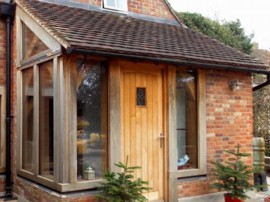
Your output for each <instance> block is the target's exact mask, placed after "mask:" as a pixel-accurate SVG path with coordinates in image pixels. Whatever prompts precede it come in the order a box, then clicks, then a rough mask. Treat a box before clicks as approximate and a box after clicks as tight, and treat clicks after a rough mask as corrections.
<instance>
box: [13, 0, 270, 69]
mask: <svg viewBox="0 0 270 202" xmlns="http://www.w3.org/2000/svg"><path fill="white" fill-rule="evenodd" d="M17 4H18V5H19V6H20V7H21V8H22V9H23V10H24V11H25V12H26V13H27V14H28V15H30V16H31V17H32V18H33V19H34V20H35V21H36V22H38V23H39V25H41V26H42V27H43V28H44V29H45V30H47V31H48V32H49V33H50V34H51V35H52V36H53V37H54V38H55V39H56V40H57V41H58V42H59V43H60V44H61V45H62V46H63V47H64V48H65V49H67V52H68V53H72V52H76V51H77V52H81V53H92V54H95V53H96V54H98V53H100V54H104V55H108V56H109V55H115V56H126V57H129V58H134V59H135V58H137V59H138V58H141V59H144V58H146V59H147V58H148V59H153V60H156V61H159V60H160V61H163V62H168V63H175V64H179V65H180V64H182V65H188V64H198V66H199V65H202V66H203V64H208V65H212V66H213V67H215V66H220V69H231V70H234V69H237V70H247V71H251V72H252V71H254V72H261V71H263V72H268V71H269V70H268V66H267V65H265V64H263V63H261V62H260V61H259V60H257V59H254V58H252V57H251V56H249V55H247V54H243V53H241V52H240V51H237V50H234V49H232V48H230V47H228V46H226V45H224V44H222V43H220V42H218V41H217V40H213V39H210V38H209V37H207V36H205V35H202V34H200V33H197V32H194V31H192V30H190V29H188V28H183V27H181V26H176V25H171V24H165V23H158V22H152V21H146V20H142V19H136V18H133V17H130V16H127V15H125V14H119V13H112V12H99V11H94V10H84V9H80V8H73V7H68V6H63V5H57V4H50V3H45V2H41V1H38V0H17ZM227 67H228V68H227Z"/></svg>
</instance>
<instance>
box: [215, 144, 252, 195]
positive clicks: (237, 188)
mask: <svg viewBox="0 0 270 202" xmlns="http://www.w3.org/2000/svg"><path fill="white" fill-rule="evenodd" d="M225 152H226V153H229V154H231V155H232V156H233V157H234V158H233V160H232V161H230V162H225V163H221V162H220V161H215V162H212V164H213V165H214V166H215V168H214V169H213V175H214V176H216V177H217V179H218V180H219V182H216V183H214V184H212V186H213V187H214V188H217V189H219V190H224V191H227V192H228V194H229V195H230V196H231V197H232V198H238V199H246V198H248V196H247V195H246V194H245V193H246V191H248V190H251V189H253V188H254V186H253V185H252V184H251V183H250V182H249V181H250V180H251V179H252V178H253V170H252V169H250V168H249V167H248V166H247V165H245V164H244V162H243V161H242V160H241V158H242V157H247V156H249V155H250V154H247V153H241V152H240V145H239V144H238V147H237V151H236V152H235V151H228V150H226V151H225Z"/></svg>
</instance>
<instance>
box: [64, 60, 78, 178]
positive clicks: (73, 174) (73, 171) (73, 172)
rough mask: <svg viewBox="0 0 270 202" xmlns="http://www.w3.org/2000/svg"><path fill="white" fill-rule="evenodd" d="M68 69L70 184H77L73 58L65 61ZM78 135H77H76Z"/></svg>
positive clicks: (75, 95)
mask: <svg viewBox="0 0 270 202" xmlns="http://www.w3.org/2000/svg"><path fill="white" fill-rule="evenodd" d="M64 66H65V67H68V69H67V72H66V73H67V75H66V77H67V88H66V89H67V90H66V92H67V97H68V98H69V99H68V100H67V105H68V110H67V117H68V121H67V122H68V139H69V154H68V157H69V159H70V162H69V180H70V181H69V182H70V183H77V181H78V180H77V116H76V114H77V91H76V86H77V70H76V69H77V68H76V61H75V60H74V59H73V58H70V59H68V60H65V64H64ZM74 134H76V135H74Z"/></svg>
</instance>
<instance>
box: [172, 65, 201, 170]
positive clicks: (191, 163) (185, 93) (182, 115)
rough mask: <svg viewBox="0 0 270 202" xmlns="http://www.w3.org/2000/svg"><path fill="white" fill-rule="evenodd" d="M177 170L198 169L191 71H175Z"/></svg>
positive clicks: (192, 75) (195, 106)
mask: <svg viewBox="0 0 270 202" xmlns="http://www.w3.org/2000/svg"><path fill="white" fill-rule="evenodd" d="M176 75H177V76H176V110H177V151H178V162H177V165H178V169H179V170H182V169H191V168H198V133H197V90H196V74H195V72H193V71H180V70H179V71H177V74H176Z"/></svg>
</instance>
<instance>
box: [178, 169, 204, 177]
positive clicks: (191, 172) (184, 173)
mask: <svg viewBox="0 0 270 202" xmlns="http://www.w3.org/2000/svg"><path fill="white" fill-rule="evenodd" d="M201 175H206V169H186V170H178V171H176V172H175V176H176V177H177V178H182V177H194V176H201Z"/></svg>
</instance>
